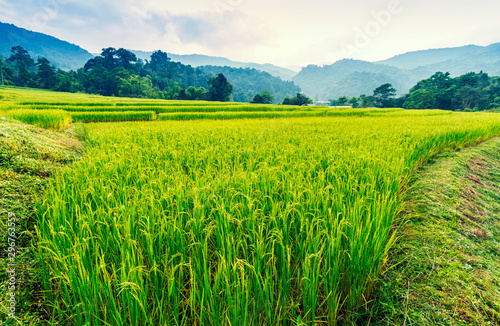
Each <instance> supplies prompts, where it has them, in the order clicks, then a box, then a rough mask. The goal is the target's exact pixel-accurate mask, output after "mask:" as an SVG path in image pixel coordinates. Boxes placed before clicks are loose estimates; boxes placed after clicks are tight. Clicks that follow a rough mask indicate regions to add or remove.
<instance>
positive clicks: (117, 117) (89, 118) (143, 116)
mask: <svg viewBox="0 0 500 326" xmlns="http://www.w3.org/2000/svg"><path fill="white" fill-rule="evenodd" d="M70 116H71V118H72V119H73V121H74V122H87V123H88V122H118V121H148V120H155V119H156V113H155V112H154V111H139V112H138V111H124V112H106V111H98V112H71V113H70Z"/></svg>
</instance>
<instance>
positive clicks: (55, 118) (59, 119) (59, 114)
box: [5, 110, 72, 130]
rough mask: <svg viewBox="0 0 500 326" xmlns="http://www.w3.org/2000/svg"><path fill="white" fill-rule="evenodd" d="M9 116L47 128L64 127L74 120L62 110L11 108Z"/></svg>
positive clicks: (59, 128) (58, 128)
mask: <svg viewBox="0 0 500 326" xmlns="http://www.w3.org/2000/svg"><path fill="white" fill-rule="evenodd" d="M5 114H7V115H8V116H9V117H11V118H13V119H16V120H19V121H22V122H24V123H29V124H32V125H35V126H38V127H41V128H46V129H56V130H61V129H64V128H65V127H66V126H67V125H68V124H70V123H71V122H72V120H71V116H70V115H69V114H68V113H67V112H65V111H62V110H44V111H39V110H9V111H7V112H6V113H5Z"/></svg>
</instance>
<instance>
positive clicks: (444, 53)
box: [377, 43, 500, 73]
mask: <svg viewBox="0 0 500 326" xmlns="http://www.w3.org/2000/svg"><path fill="white" fill-rule="evenodd" d="M499 61H500V43H496V44H492V45H489V46H478V45H467V46H461V47H455V48H442V49H431V50H424V51H415V52H408V53H405V54H400V55H397V56H394V57H392V58H390V59H387V60H383V61H379V62H377V63H379V64H385V65H390V66H394V67H398V68H400V69H407V70H408V69H415V68H418V67H425V66H433V67H438V66H443V67H447V66H449V65H450V64H452V65H453V67H454V68H455V69H461V70H460V71H461V72H462V71H464V70H467V69H470V68H477V66H478V65H479V66H480V65H484V64H496V63H498V62H499ZM450 73H451V72H450Z"/></svg>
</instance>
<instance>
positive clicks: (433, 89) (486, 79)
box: [330, 71, 500, 111]
mask: <svg viewBox="0 0 500 326" xmlns="http://www.w3.org/2000/svg"><path fill="white" fill-rule="evenodd" d="M395 95H396V90H395V89H394V88H393V87H392V85H391V84H384V85H381V86H380V87H377V88H376V89H375V90H374V91H373V94H372V95H368V96H367V95H360V96H359V97H350V98H349V97H346V96H341V97H339V98H338V99H336V100H330V105H334V106H344V105H349V106H352V107H354V108H360V107H402V108H405V109H408V110H424V109H440V110H450V111H483V110H487V109H493V108H498V107H500V77H490V76H488V74H486V73H483V72H482V71H481V72H480V73H473V72H471V73H468V74H465V75H462V76H459V77H456V78H451V77H450V74H449V73H448V72H447V73H442V72H437V73H435V74H434V75H433V76H431V77H430V78H428V79H424V80H421V81H420V82H418V83H417V85H415V86H414V87H412V88H411V89H410V92H409V93H408V94H405V95H403V96H400V97H396V96H395Z"/></svg>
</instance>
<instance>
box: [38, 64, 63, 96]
mask: <svg viewBox="0 0 500 326" xmlns="http://www.w3.org/2000/svg"><path fill="white" fill-rule="evenodd" d="M37 66H38V70H37V72H36V78H37V84H38V87H40V88H46V89H50V88H54V87H55V86H56V85H57V83H58V78H57V74H56V69H55V68H54V67H53V66H51V65H50V61H49V60H48V59H46V58H39V59H38V62H37Z"/></svg>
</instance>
